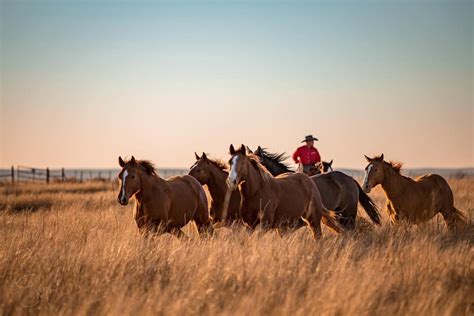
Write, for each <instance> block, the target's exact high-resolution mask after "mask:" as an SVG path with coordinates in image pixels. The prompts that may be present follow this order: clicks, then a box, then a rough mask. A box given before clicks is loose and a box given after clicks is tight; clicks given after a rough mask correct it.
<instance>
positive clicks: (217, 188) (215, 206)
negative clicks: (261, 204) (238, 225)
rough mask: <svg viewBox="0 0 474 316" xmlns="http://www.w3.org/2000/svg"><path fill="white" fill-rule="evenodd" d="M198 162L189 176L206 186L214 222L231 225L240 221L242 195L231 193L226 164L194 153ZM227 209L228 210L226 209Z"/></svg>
mask: <svg viewBox="0 0 474 316" xmlns="http://www.w3.org/2000/svg"><path fill="white" fill-rule="evenodd" d="M194 155H195V157H196V162H195V163H194V165H192V166H191V168H190V170H189V173H188V174H189V175H190V176H192V177H194V178H196V180H198V181H199V183H201V185H206V186H207V188H208V189H209V193H210V195H211V198H212V201H211V208H210V213H211V217H212V219H213V221H214V222H224V223H226V224H231V223H232V222H234V221H236V220H239V219H240V212H239V211H240V194H239V192H238V191H231V190H230V189H229V187H228V186H227V183H226V180H227V177H228V175H229V173H228V172H227V171H226V169H227V166H226V165H225V163H224V162H221V161H219V160H215V159H210V158H208V157H207V155H206V154H205V153H202V155H201V157H199V155H198V154H197V153H194ZM228 194H230V200H229V202H228V205H227V206H226V205H225V204H226V201H225V200H226V195H228ZM226 207H227V210H225V208H226Z"/></svg>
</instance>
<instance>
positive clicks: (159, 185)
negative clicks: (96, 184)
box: [118, 156, 212, 234]
mask: <svg viewBox="0 0 474 316" xmlns="http://www.w3.org/2000/svg"><path fill="white" fill-rule="evenodd" d="M119 164H120V167H122V170H121V171H120V174H119V176H118V178H119V180H120V182H121V185H120V193H119V195H118V202H119V203H120V204H121V205H127V204H128V201H129V199H130V198H131V197H133V196H135V198H136V201H137V204H136V209H135V222H136V224H137V226H138V229H139V230H140V231H141V232H148V231H151V230H157V229H159V228H162V229H163V231H165V232H169V233H177V234H182V232H181V231H180V228H182V227H183V226H185V225H186V224H187V223H188V222H189V221H190V220H194V221H195V223H196V225H197V227H198V229H199V231H200V232H206V233H207V232H209V231H210V230H211V229H212V226H211V225H210V218H209V210H208V207H207V198H206V194H205V192H204V189H203V188H202V186H201V185H200V184H199V182H198V181H197V180H196V179H194V178H193V177H191V176H188V175H185V176H182V177H174V178H171V179H169V180H164V179H162V178H160V177H159V176H158V175H157V174H156V171H155V168H154V166H153V164H152V163H151V162H149V161H146V160H135V158H134V157H133V156H132V159H130V161H127V162H125V161H123V159H122V158H121V157H119Z"/></svg>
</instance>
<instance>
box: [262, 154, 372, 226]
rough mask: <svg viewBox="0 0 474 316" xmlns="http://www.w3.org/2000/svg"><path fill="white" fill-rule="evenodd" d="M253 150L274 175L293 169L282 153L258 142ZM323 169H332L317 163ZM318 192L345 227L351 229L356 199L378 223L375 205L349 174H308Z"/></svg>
mask: <svg viewBox="0 0 474 316" xmlns="http://www.w3.org/2000/svg"><path fill="white" fill-rule="evenodd" d="M255 154H256V155H257V156H258V157H259V158H260V162H261V163H262V164H263V165H264V166H265V167H266V168H267V169H268V170H269V171H270V172H271V173H272V174H273V176H277V175H279V174H283V173H287V172H290V173H294V171H293V170H291V169H290V168H289V167H288V165H287V164H286V163H285V161H284V160H285V159H286V157H285V156H284V154H273V153H268V152H267V151H266V150H265V149H262V148H261V147H260V146H258V148H257V150H256V151H255ZM321 167H322V168H321V169H322V171H324V169H325V168H327V169H326V170H330V169H329V168H331V169H332V160H331V162H330V163H323V164H321ZM311 180H313V182H314V183H315V184H316V186H317V187H318V189H319V192H320V194H321V200H322V202H323V205H324V206H325V207H326V208H327V209H330V210H334V211H335V212H336V213H337V215H338V220H339V224H340V225H341V226H343V227H344V228H345V229H354V228H355V222H356V216H357V210H358V209H357V205H358V203H360V204H361V205H362V207H363V208H364V210H365V212H366V213H367V215H368V216H369V218H370V219H371V220H372V222H373V223H374V224H376V225H380V214H379V210H378V208H377V205H375V203H374V202H373V201H372V199H371V198H370V197H369V196H368V195H367V194H365V193H364V191H363V190H362V188H361V187H360V185H359V183H357V181H356V180H355V179H354V178H352V177H351V176H349V175H347V174H345V173H342V172H340V171H332V172H324V173H323V174H318V175H315V176H312V177H311Z"/></svg>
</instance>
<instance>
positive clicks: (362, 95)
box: [0, 1, 474, 169]
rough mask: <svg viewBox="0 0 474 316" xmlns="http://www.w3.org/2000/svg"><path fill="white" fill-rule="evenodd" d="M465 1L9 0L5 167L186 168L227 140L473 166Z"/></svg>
mask: <svg viewBox="0 0 474 316" xmlns="http://www.w3.org/2000/svg"><path fill="white" fill-rule="evenodd" d="M472 9H473V4H472V2H470V1H430V2H424V1H420V2H400V1H396V2H395V1H380V2H371V1H364V2H362V1H319V2H313V3H310V2H298V1H294V2H291V3H290V2H289V3H281V2H279V3H270V2H257V3H253V4H250V3H229V4H228V3H224V2H216V3H198V2H193V1H191V2H187V3H184V2H181V1H178V2H168V3H166V2H160V3H134V2H120V3H114V2H109V1H105V2H100V3H96V2H76V1H67V2H59V1H58V2H56V1H48V2H41V3H39V2H36V1H31V2H30V1H22V2H17V1H2V2H1V3H0V10H1V15H0V16H1V22H0V23H1V25H0V27H1V33H0V34H1V35H0V67H1V72H0V74H1V78H0V89H1V91H0V93H1V103H0V125H1V126H0V168H8V167H9V166H11V165H18V164H22V165H31V166H36V167H42V166H49V167H51V168H57V167H65V168H116V167H117V157H118V156H119V155H122V156H131V155H134V156H135V157H136V158H144V159H149V160H152V161H153V162H154V163H156V165H157V166H158V167H159V168H167V167H176V168H187V167H189V166H190V165H192V164H193V163H194V160H195V159H194V152H195V151H196V152H198V153H199V154H201V153H202V152H203V151H204V152H206V153H209V154H211V156H212V157H216V158H222V159H225V160H227V157H228V155H227V151H228V148H229V144H231V143H233V144H234V145H237V146H238V145H240V144H241V143H244V144H245V145H248V146H250V147H251V148H255V147H256V146H257V145H261V146H262V147H267V148H269V150H270V151H273V152H287V153H288V154H291V153H292V152H293V151H294V150H295V149H296V147H297V146H300V145H301V144H300V141H301V140H302V139H303V138H304V136H305V135H307V134H313V135H314V136H316V137H318V138H319V139H320V141H319V142H316V146H317V148H318V149H319V151H320V153H321V155H322V157H323V159H324V160H331V159H334V166H335V167H336V168H353V169H361V168H363V167H364V166H365V165H366V161H365V159H364V156H363V155H364V154H367V155H376V154H380V153H384V154H385V157H386V158H387V160H399V161H403V162H404V163H405V167H406V168H408V169H411V168H472V167H473V166H474V161H473V157H474V148H473V136H474V124H473V119H474V116H473V114H474V113H473V76H472V75H473V65H474V62H473V54H472V53H473V52H472V44H473V16H472V15H473V10H472Z"/></svg>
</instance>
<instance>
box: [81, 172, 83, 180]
mask: <svg viewBox="0 0 474 316" xmlns="http://www.w3.org/2000/svg"><path fill="white" fill-rule="evenodd" d="M82 176H83V171H82V170H81V182H82V179H83V178H82Z"/></svg>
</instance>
